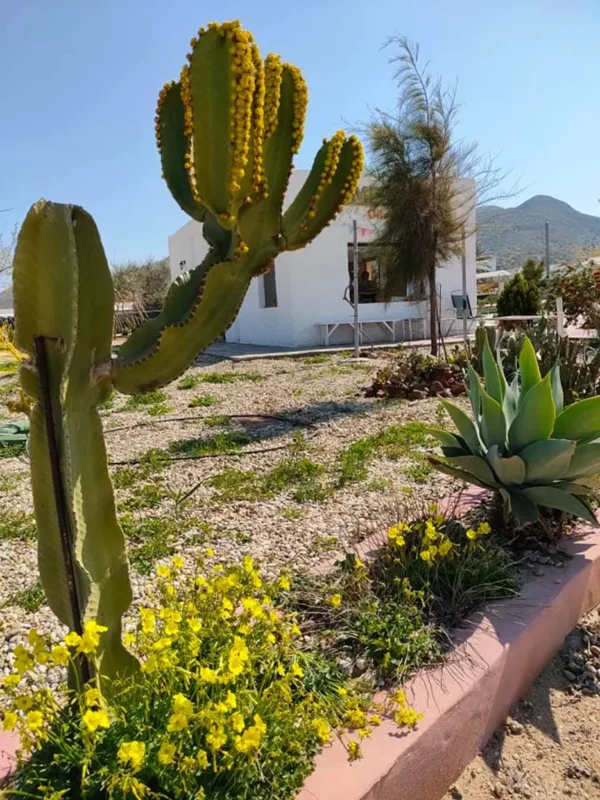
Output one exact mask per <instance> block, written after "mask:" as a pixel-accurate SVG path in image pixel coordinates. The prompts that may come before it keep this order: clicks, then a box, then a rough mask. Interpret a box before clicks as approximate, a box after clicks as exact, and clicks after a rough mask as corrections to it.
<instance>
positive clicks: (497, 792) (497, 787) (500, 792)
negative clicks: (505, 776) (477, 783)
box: [492, 783, 504, 798]
mask: <svg viewBox="0 0 600 800" xmlns="http://www.w3.org/2000/svg"><path fill="white" fill-rule="evenodd" d="M492 794H493V795H494V797H497V798H502V797H504V786H502V784H501V783H495V784H494V786H493V787H492Z"/></svg>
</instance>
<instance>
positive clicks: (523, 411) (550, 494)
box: [430, 338, 600, 525]
mask: <svg viewBox="0 0 600 800" xmlns="http://www.w3.org/2000/svg"><path fill="white" fill-rule="evenodd" d="M483 371H484V376H485V382H484V385H481V383H480V381H479V376H478V375H477V373H476V372H475V370H474V369H473V367H472V366H471V365H470V364H469V396H470V400H471V407H472V412H473V419H471V418H469V416H468V415H467V414H465V412H464V411H462V409H460V408H458V407H456V406H454V405H452V404H451V403H447V402H445V403H444V407H445V408H446V411H447V412H448V414H449V415H450V417H451V419H452V421H453V422H454V424H455V425H456V427H457V429H458V434H453V433H448V432H447V431H441V430H432V431H431V433H432V435H434V436H436V437H437V438H438V439H439V441H440V442H441V444H442V450H443V453H444V456H445V458H444V459H443V460H442V459H439V458H437V457H433V456H432V457H431V458H430V461H431V463H432V464H433V465H434V466H435V467H436V468H437V469H439V470H441V471H442V472H445V473H447V474H448V475H452V476H453V477H456V478H460V479H462V480H465V481H467V482H469V483H473V484H475V485H477V486H482V487H488V488H490V489H494V490H495V491H497V492H499V493H500V494H501V496H502V498H503V500H504V508H505V512H506V513H508V512H512V513H513V514H514V516H515V517H516V518H517V519H518V520H519V521H520V522H522V523H529V522H535V521H536V520H537V519H538V517H539V507H540V506H542V507H546V508H552V509H558V510H560V511H566V512H567V513H569V514H572V515H573V516H576V517H581V518H582V519H584V520H586V521H588V522H591V523H592V524H594V525H596V524H597V522H596V517H595V515H594V513H593V511H592V509H591V507H590V504H589V500H588V496H590V495H593V489H594V488H595V487H596V484H595V482H594V481H593V479H592V477H591V476H594V475H596V474H598V473H599V472H600V443H598V442H596V441H595V440H596V439H597V438H598V437H599V436H600V397H590V398H588V399H587V400H581V401H579V402H577V403H573V404H572V405H570V406H567V407H564V408H563V390H562V385H561V381H560V370H559V367H558V365H555V366H554V367H553V368H552V369H551V370H550V372H548V373H547V374H546V375H545V377H544V378H542V376H541V373H540V369H539V366H538V362H537V358H536V355H535V351H534V349H533V346H532V344H531V342H530V341H529V339H527V338H526V339H525V340H524V342H523V346H522V348H521V352H520V354H519V372H518V374H517V375H516V376H515V379H514V380H513V381H512V383H511V384H510V385H509V384H508V383H507V381H506V379H505V377H504V372H503V370H502V367H501V364H500V363H499V362H498V360H497V359H496V358H494V356H493V354H492V351H491V348H490V346H489V343H488V342H487V341H486V343H485V346H484V351H483Z"/></svg>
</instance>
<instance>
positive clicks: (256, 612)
mask: <svg viewBox="0 0 600 800" xmlns="http://www.w3.org/2000/svg"><path fill="white" fill-rule="evenodd" d="M242 606H243V608H244V611H248V612H249V613H250V614H251V616H253V617H254V618H255V619H260V618H261V617H264V616H265V610H264V608H263V607H262V606H261V604H260V603H259V602H258V600H256V598H254V597H242Z"/></svg>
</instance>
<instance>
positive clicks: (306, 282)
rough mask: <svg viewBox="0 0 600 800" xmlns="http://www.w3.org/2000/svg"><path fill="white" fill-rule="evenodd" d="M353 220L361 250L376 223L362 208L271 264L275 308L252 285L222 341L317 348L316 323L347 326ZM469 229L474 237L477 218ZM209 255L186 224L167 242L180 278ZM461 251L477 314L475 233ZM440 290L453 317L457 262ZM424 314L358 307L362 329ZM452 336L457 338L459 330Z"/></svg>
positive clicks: (336, 337) (419, 326) (419, 306)
mask: <svg viewBox="0 0 600 800" xmlns="http://www.w3.org/2000/svg"><path fill="white" fill-rule="evenodd" d="M307 174H308V173H307V171H305V170H297V171H295V172H294V173H293V174H292V176H291V179H290V186H289V188H288V194H287V197H286V204H287V203H289V202H290V201H291V199H292V198H293V197H294V196H295V195H296V193H297V191H298V189H299V188H300V186H301V185H302V183H303V181H304V179H305V177H306V175H307ZM473 217H474V212H473ZM353 219H356V220H357V224H358V241H359V243H360V242H368V241H369V239H370V238H371V235H372V234H371V233H370V232H371V231H372V230H373V227H374V223H373V222H372V221H371V220H370V219H369V218H368V216H367V213H366V209H364V208H361V207H357V206H349V207H348V208H346V209H345V210H344V211H343V212H342V213H341V214H340V215H339V217H338V218H337V220H336V221H335V222H334V223H332V224H331V225H330V226H329V227H328V228H325V230H324V231H322V233H320V234H319V236H318V237H317V238H316V239H315V240H314V241H313V242H312V243H311V244H310V245H308V247H305V248H304V249H303V250H297V251H294V252H291V253H282V254H281V255H280V256H278V258H277V260H276V262H275V274H276V283H277V302H278V305H277V307H276V308H262V307H261V284H260V282H261V281H262V277H259V278H255V279H254V280H253V281H252V283H251V285H250V289H249V290H248V294H247V295H246V298H245V300H244V302H243V303H242V307H241V309H240V312H239V314H238V317H237V320H236V321H235V323H234V324H233V325H232V327H231V328H230V329H229V330H228V331H227V334H226V339H227V341H230V342H244V343H248V344H265V345H276V346H282V347H305V346H315V345H319V344H320V343H321V336H322V333H321V331H320V330H319V328H318V323H326V322H329V323H331V322H342V321H344V320H348V321H350V320H352V318H353V309H352V307H351V306H350V305H349V304H348V303H347V302H346V301H345V300H344V299H343V294H344V289H345V288H346V286H347V285H348V280H349V276H348V261H347V259H348V255H347V253H348V251H347V247H348V243H349V242H351V241H352V220H353ZM472 222H473V225H472V226H471V227H472V229H473V230H474V219H473V220H472ZM361 228H362V229H363V230H362V231H361ZM206 251H207V244H206V242H205V241H204V239H203V237H202V226H201V225H200V224H199V223H197V222H188V223H187V224H186V225H184V226H183V227H182V228H180V229H179V230H178V231H177V232H176V233H175V234H173V235H172V236H170V237H169V259H170V265H171V274H172V276H173V277H176V276H177V275H179V274H180V272H181V271H182V268H181V267H180V264H181V262H185V266H184V267H183V270H185V269H190V267H193V266H195V265H196V264H198V263H200V261H201V260H202V258H203V257H204V255H205V254H206ZM466 252H467V289H468V293H469V298H470V300H471V306H472V308H473V311H475V304H476V302H477V291H476V277H475V272H476V270H475V234H473V235H471V236H469V237H468V238H467V242H466ZM438 284H439V286H440V287H441V316H442V317H445V316H451V315H452V313H453V312H452V311H451V309H452V301H451V293H452V292H457V291H458V292H460V291H461V288H462V275H461V261H460V258H457V259H453V260H452V261H450V262H449V263H448V264H446V265H445V266H443V267H440V268H438ZM427 314H428V311H427V303H426V302H414V301H411V302H409V301H397V302H391V303H361V304H360V306H359V317H360V319H361V321H363V322H366V321H368V320H369V319H371V320H382V319H385V320H406V319H409V318H410V319H412V320H416V319H419V318H420V319H424V320H426V319H427ZM404 327H405V335H407V331H406V326H404ZM447 327H448V324H446V325H445V326H444V332H446V329H447ZM455 327H457V326H455ZM419 330H420V331H422V335H423V336H426V335H427V327H426V322H425V323H424V324H423V323H414V325H413V333H416V332H417V331H419ZM456 332H457V333H458V332H459V330H458V327H457V329H456ZM365 333H366V334H367V337H368V339H367V341H369V340H371V341H385V340H389V333H388V332H387V331H385V330H384V329H383V328H382V326H380V325H377V324H373V325H370V326H365ZM349 341H351V331H350V329H349V328H348V327H344V328H341V329H338V331H336V332H335V333H334V334H333V335H332V337H331V344H337V343H340V344H341V343H348V342H349Z"/></svg>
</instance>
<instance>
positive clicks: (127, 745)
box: [117, 741, 146, 772]
mask: <svg viewBox="0 0 600 800" xmlns="http://www.w3.org/2000/svg"><path fill="white" fill-rule="evenodd" d="M145 755H146V745H145V744H144V743H143V742H135V741H134V742H121V745H120V747H119V750H118V752H117V758H118V759H119V761H120V762H121V763H122V764H126V765H129V766H130V767H131V768H132V770H133V771H134V772H135V771H137V770H138V769H139V768H140V767H141V766H142V762H143V761H144V756H145Z"/></svg>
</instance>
